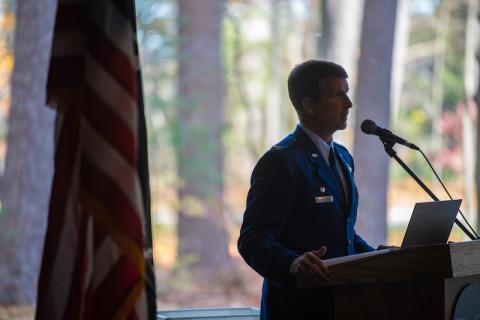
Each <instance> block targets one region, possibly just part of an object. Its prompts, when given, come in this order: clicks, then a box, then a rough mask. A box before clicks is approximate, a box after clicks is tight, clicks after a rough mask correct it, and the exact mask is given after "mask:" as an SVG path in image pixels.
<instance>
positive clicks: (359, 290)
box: [297, 240, 480, 319]
mask: <svg viewBox="0 0 480 320" xmlns="http://www.w3.org/2000/svg"><path fill="white" fill-rule="evenodd" d="M329 270H330V279H331V281H330V282H329V283H328V284H325V285H326V286H333V287H334V291H335V310H336V311H335V312H336V316H335V319H451V318H452V314H453V311H454V306H455V304H456V299H457V297H458V294H459V293H460V291H461V290H462V289H463V288H464V287H465V286H467V285H468V284H470V283H480V276H479V275H480V241H478V240H477V241H468V242H461V243H453V244H439V245H429V246H416V247H411V248H406V249H399V250H396V251H392V252H387V253H384V254H378V255H373V256H368V257H361V258H358V259H355V258H354V260H351V261H347V262H342V263H338V264H334V265H331V266H329ZM297 286H299V287H309V286H311V284H309V283H297Z"/></svg>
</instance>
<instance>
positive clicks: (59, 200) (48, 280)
mask: <svg viewBox="0 0 480 320" xmlns="http://www.w3.org/2000/svg"><path fill="white" fill-rule="evenodd" d="M47 91H48V99H49V101H48V103H49V104H50V105H53V106H54V107H56V108H57V111H58V117H57V118H58V121H57V135H56V136H57V148H56V155H55V177H54V182H53V186H52V195H51V199H50V209H49V217H48V230H47V235H46V239H45V247H44V253H43V261H42V267H41V272H40V278H39V286H38V300H37V312H36V318H37V319H49V320H54V319H147V318H150V319H154V318H155V303H154V301H155V295H154V281H153V272H152V269H151V264H149V263H146V261H150V262H151V260H150V255H151V237H150V224H149V223H150V221H149V219H150V216H149V191H148V167H145V166H146V165H147V164H146V159H147V156H146V147H145V139H146V138H145V119H144V115H143V104H142V94H141V81H140V77H139V62H138V50H137V43H136V27H135V10H134V1H133V0H60V1H59V5H58V11H57V18H56V23H55V31H54V39H53V47H52V58H51V64H50V69H49V78H48V86H47ZM145 168H147V170H145ZM139 172H140V173H139ZM148 249H150V250H148Z"/></svg>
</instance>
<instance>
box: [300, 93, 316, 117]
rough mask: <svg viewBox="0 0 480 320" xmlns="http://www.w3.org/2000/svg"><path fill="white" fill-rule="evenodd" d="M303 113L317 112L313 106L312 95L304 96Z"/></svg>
mask: <svg viewBox="0 0 480 320" xmlns="http://www.w3.org/2000/svg"><path fill="white" fill-rule="evenodd" d="M301 109H302V113H304V114H307V115H313V114H314V113H315V109H314V106H313V100H312V98H310V97H304V98H303V99H302V105H301Z"/></svg>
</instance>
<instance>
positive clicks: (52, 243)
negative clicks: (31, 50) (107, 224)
mask: <svg viewBox="0 0 480 320" xmlns="http://www.w3.org/2000/svg"><path fill="white" fill-rule="evenodd" d="M63 124H64V125H63V127H62V129H61V132H60V136H59V141H58V145H57V150H56V155H55V176H54V180H53V184H52V192H51V199H50V208H49V215H48V228H47V233H46V236H45V245H44V250H43V259H42V266H41V272H40V276H39V283H38V293H39V294H38V303H37V313H38V314H50V312H49V311H47V310H44V307H45V308H46V306H47V304H48V302H47V301H45V300H44V299H42V297H41V295H42V292H47V291H49V288H50V286H51V285H54V284H53V283H51V279H50V278H51V276H52V271H53V265H54V263H55V261H56V259H57V253H58V245H59V243H60V236H61V233H62V228H63V225H64V220H65V214H66V213H67V212H66V209H67V201H68V199H69V193H70V190H71V187H72V186H73V180H74V177H73V174H74V172H75V166H76V165H77V163H76V161H75V160H76V158H77V154H78V153H79V152H80V150H79V149H80V132H79V129H80V119H79V117H78V115H77V114H76V113H75V112H71V113H69V114H67V115H66V116H65V118H64V120H63Z"/></svg>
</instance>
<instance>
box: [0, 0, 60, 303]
mask: <svg viewBox="0 0 480 320" xmlns="http://www.w3.org/2000/svg"><path fill="white" fill-rule="evenodd" d="M55 8H56V1H54V0H38V1H29V0H19V1H18V2H17V10H16V12H17V13H16V17H17V25H16V31H15V38H14V57H15V67H14V70H13V76H12V105H11V109H10V115H9V119H8V135H7V143H8V146H7V148H8V149H7V155H6V161H5V173H4V176H3V178H2V183H1V189H0V191H1V200H2V213H1V215H0V225H1V226H2V230H3V232H2V233H1V234H0V261H2V263H0V303H33V302H34V301H35V300H36V285H37V284H36V282H37V276H38V271H39V266H40V261H41V254H42V244H43V237H44V234H45V229H46V221H47V212H48V201H49V194H50V183H51V177H52V173H53V123H54V116H53V111H51V110H49V109H48V108H47V107H46V106H45V86H46V76H47V68H48V63H49V58H50V47H51V38H52V31H53V22H54V15H55Z"/></svg>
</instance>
